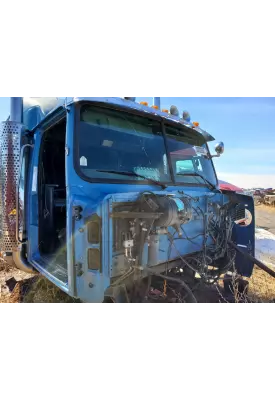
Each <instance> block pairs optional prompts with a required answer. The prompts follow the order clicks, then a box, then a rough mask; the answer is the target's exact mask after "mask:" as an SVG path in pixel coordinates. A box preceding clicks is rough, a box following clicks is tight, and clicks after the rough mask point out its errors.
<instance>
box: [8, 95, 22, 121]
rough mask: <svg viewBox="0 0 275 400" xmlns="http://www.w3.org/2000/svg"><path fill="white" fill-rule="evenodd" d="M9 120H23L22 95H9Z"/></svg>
mask: <svg viewBox="0 0 275 400" xmlns="http://www.w3.org/2000/svg"><path fill="white" fill-rule="evenodd" d="M10 121H12V122H18V123H20V124H21V123H22V122H23V97H11V102H10Z"/></svg>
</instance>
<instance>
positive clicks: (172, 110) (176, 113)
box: [170, 106, 179, 117]
mask: <svg viewBox="0 0 275 400" xmlns="http://www.w3.org/2000/svg"><path fill="white" fill-rule="evenodd" d="M170 114H171V115H174V116H175V117H178V116H179V110H178V109H177V107H176V106H171V107H170Z"/></svg>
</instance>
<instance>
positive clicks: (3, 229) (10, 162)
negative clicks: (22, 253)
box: [0, 121, 22, 251]
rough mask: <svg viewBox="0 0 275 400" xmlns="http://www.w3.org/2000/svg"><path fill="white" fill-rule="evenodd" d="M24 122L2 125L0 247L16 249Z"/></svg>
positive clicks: (0, 138) (3, 123)
mask: <svg viewBox="0 0 275 400" xmlns="http://www.w3.org/2000/svg"><path fill="white" fill-rule="evenodd" d="M21 130H22V124H19V123H16V122H10V121H6V122H2V123H1V125H0V249H1V251H14V250H16V248H17V241H16V186H17V182H18V174H19V163H20V160H19V158H20V137H21Z"/></svg>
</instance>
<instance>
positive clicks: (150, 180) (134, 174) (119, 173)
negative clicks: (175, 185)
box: [96, 169, 167, 189]
mask: <svg viewBox="0 0 275 400" xmlns="http://www.w3.org/2000/svg"><path fill="white" fill-rule="evenodd" d="M96 172H105V173H107V174H117V175H125V176H135V177H137V178H142V179H144V180H145V179H146V180H147V181H149V182H152V183H154V184H155V185H158V186H160V187H162V189H166V188H167V186H166V185H164V183H161V182H158V181H155V180H154V179H151V178H147V176H144V175H140V174H137V173H136V172H134V171H114V170H105V169H97V170H96Z"/></svg>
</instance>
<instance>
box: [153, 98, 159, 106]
mask: <svg viewBox="0 0 275 400" xmlns="http://www.w3.org/2000/svg"><path fill="white" fill-rule="evenodd" d="M153 100H154V106H157V107H158V108H159V109H160V97H153Z"/></svg>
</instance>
